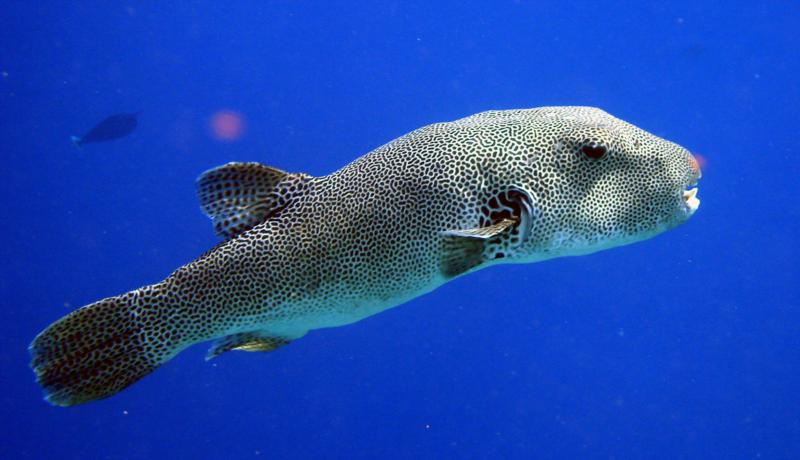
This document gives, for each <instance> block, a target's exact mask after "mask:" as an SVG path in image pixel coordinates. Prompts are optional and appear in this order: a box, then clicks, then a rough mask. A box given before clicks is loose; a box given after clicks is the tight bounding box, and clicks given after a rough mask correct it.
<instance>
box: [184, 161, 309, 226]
mask: <svg viewBox="0 0 800 460" xmlns="http://www.w3.org/2000/svg"><path fill="white" fill-rule="evenodd" d="M306 177H308V176H306V175H304V174H290V173H287V172H285V171H281V170H280V169H277V168H272V167H270V166H265V165H262V164H260V163H235V162H234V163H228V164H225V165H222V166H219V167H216V168H213V169H210V170H208V171H206V172H204V173H203V174H201V175H200V177H198V178H197V197H198V199H199V200H200V207H201V208H202V209H203V212H204V213H205V214H206V215H207V216H208V217H210V218H211V220H212V222H213V225H214V231H215V232H216V234H217V235H219V236H220V237H223V238H225V239H230V238H233V237H235V236H237V235H239V234H241V233H243V232H245V231H247V230H250V229H251V228H253V227H255V226H256V225H259V224H260V223H262V222H264V221H266V220H267V219H269V218H270V217H271V216H272V215H274V214H275V213H276V212H278V211H279V210H280V209H282V208H283V207H285V206H286V204H287V203H288V202H289V201H290V200H291V192H289V191H288V190H289V188H288V187H286V190H282V187H281V184H284V183H287V182H292V180H293V179H294V180H297V179H304V178H306Z"/></svg>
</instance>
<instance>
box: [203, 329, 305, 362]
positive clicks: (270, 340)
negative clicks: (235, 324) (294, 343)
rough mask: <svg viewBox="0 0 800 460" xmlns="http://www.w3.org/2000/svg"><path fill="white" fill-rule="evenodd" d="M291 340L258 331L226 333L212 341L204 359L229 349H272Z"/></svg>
mask: <svg viewBox="0 0 800 460" xmlns="http://www.w3.org/2000/svg"><path fill="white" fill-rule="evenodd" d="M289 342H291V340H289V339H285V338H283V337H275V336H270V335H267V334H263V333H260V332H244V333H240V334H232V335H226V336H224V337H221V338H219V339H217V340H215V341H214V343H213V344H212V345H211V348H209V349H208V352H207V353H206V361H208V360H211V359H214V358H216V357H217V356H219V355H221V354H223V353H225V352H228V351H231V350H238V351H261V352H267V351H273V350H275V349H277V348H280V347H282V346H284V345H288V344H289Z"/></svg>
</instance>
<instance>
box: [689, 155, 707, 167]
mask: <svg viewBox="0 0 800 460" xmlns="http://www.w3.org/2000/svg"><path fill="white" fill-rule="evenodd" d="M691 162H692V169H694V170H695V171H702V170H703V169H705V167H706V164H708V162H707V161H706V157H704V156H703V155H699V154H696V153H695V154H694V155H692V160H691Z"/></svg>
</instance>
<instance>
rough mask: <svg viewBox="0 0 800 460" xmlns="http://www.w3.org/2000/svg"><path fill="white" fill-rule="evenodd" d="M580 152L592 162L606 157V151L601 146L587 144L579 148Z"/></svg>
mask: <svg viewBox="0 0 800 460" xmlns="http://www.w3.org/2000/svg"><path fill="white" fill-rule="evenodd" d="M581 152H583V154H584V155H586V156H587V157H589V158H591V159H593V160H599V159H601V158H603V157H604V156H606V153H607V152H608V149H607V148H606V147H605V146H604V145H601V144H595V143H589V144H585V145H584V146H583V147H581Z"/></svg>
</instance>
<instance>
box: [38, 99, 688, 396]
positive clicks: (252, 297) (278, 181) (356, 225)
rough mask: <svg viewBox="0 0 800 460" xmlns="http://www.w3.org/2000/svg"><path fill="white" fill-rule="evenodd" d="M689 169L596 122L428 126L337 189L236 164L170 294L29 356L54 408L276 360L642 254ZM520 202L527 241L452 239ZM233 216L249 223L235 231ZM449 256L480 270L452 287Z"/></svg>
mask: <svg viewBox="0 0 800 460" xmlns="http://www.w3.org/2000/svg"><path fill="white" fill-rule="evenodd" d="M586 146H589V148H587V149H585V147H586ZM601 148H602V151H603V154H602V155H600V152H601ZM587 151H588V152H589V154H588V155H587V153H586V152H587ZM692 165H693V160H692V158H691V155H690V154H689V153H688V152H687V151H686V150H684V149H683V148H681V147H679V146H678V145H676V144H673V143H671V142H668V141H665V140H663V139H660V138H657V137H655V136H653V135H651V134H649V133H647V132H645V131H643V130H641V129H639V128H636V127H635V126H633V125H630V124H628V123H625V122H623V121H621V120H618V119H616V118H614V117H612V116H610V115H608V114H606V113H605V112H603V111H601V110H599V109H595V108H590V107H543V108H539V109H529V110H509V111H492V112H484V113H480V114H477V115H473V116H471V117H467V118H463V119H460V120H457V121H454V122H450V123H439V124H433V125H430V126H426V127H424V128H421V129H418V130H416V131H414V132H412V133H410V134H408V135H406V136H403V137H401V138H399V139H396V140H394V141H392V142H390V143H388V144H386V145H384V146H382V147H380V148H378V149H376V150H374V151H373V152H371V153H369V154H367V155H365V156H363V157H361V158H359V159H357V160H355V161H353V162H352V163H350V164H349V165H347V166H345V167H344V168H342V169H340V170H339V171H336V172H334V173H332V174H330V175H328V176H324V177H309V176H305V175H286V174H285V173H283V172H282V171H279V170H275V169H274V168H268V167H265V166H262V165H258V164H253V163H249V164H242V163H236V164H231V165H226V166H223V167H221V168H217V169H216V170H212V171H211V172H208V173H206V174H205V175H204V176H202V177H201V179H200V181H199V185H200V197H201V201H202V203H203V208H204V210H205V211H206V212H207V213H208V214H209V215H210V216H212V218H213V219H214V222H215V226H217V224H218V220H219V219H222V223H221V224H220V225H219V226H218V227H217V231H218V232H219V233H220V234H222V235H223V236H225V237H230V239H229V240H227V241H225V242H223V243H221V244H219V245H218V246H216V247H215V248H213V249H212V250H210V251H208V252H207V253H205V254H204V255H202V256H201V257H199V258H198V259H197V260H195V261H193V262H191V263H189V264H187V265H185V266H183V267H181V268H179V269H178V270H176V271H175V272H174V273H173V274H172V275H170V276H169V277H168V278H166V279H165V280H164V281H163V282H161V283H159V284H156V285H153V286H149V287H145V288H142V289H140V290H136V291H132V292H130V293H128V294H123V295H121V296H119V297H115V298H110V299H106V300H103V301H100V302H98V303H95V304H92V305H89V306H87V307H84V308H82V309H80V310H78V311H76V312H74V313H72V314H70V315H68V316H66V317H65V318H63V319H61V320H59V321H57V322H56V323H54V324H53V325H51V326H50V327H49V328H48V329H47V330H45V331H44V332H43V333H42V334H40V335H39V336H38V337H37V338H36V339H35V340H34V342H33V344H32V345H31V352H32V355H33V361H32V367H33V368H34V370H35V371H36V374H37V376H38V380H39V383H40V384H41V385H42V386H43V388H44V389H45V392H46V393H47V395H48V398H49V399H50V401H51V402H54V403H56V404H62V405H70V404H77V403H81V402H85V401H89V400H92V399H97V398H101V397H105V396H108V395H111V394H113V393H115V392H117V391H119V390H120V389H122V388H124V387H125V386H127V385H129V384H130V383H132V382H134V381H136V380H137V379H139V378H140V377H141V376H143V375H145V374H147V373H148V372H150V371H151V370H152V369H154V368H155V367H157V366H158V365H160V364H161V363H163V362H165V361H166V360H168V359H169V358H170V357H172V356H174V354H176V353H178V352H179V351H180V350H182V349H183V348H185V347H187V346H189V345H191V344H193V343H196V342H199V341H205V340H210V339H215V338H219V337H224V336H231V335H234V334H239V335H241V334H244V336H243V337H250V335H252V336H253V337H258V340H257V341H253V342H249V343H252V345H251V349H264V350H266V349H272V348H273V345H274V347H277V346H279V345H283V344H285V343H288V341H290V340H293V339H296V338H298V337H301V336H302V335H303V334H305V333H306V332H307V331H308V330H310V329H315V328H320V327H327V326H337V325H342V324H347V323H350V322H353V321H357V320H359V319H361V318H364V317H366V316H369V315H372V314H375V313H377V312H379V311H382V310H384V309H386V308H390V307H392V306H395V305H398V304H399V303H402V302H404V301H406V300H408V299H411V298H413V297H416V296H418V295H421V294H422V293H424V292H427V291H429V290H431V289H433V288H435V287H437V286H439V285H440V284H442V283H444V282H445V281H446V280H447V279H448V278H449V277H451V276H455V275H458V274H460V273H461V272H462V271H463V272H466V271H469V269H475V268H480V267H484V266H488V265H491V264H493V263H508V262H527V261H535V260H542V259H546V258H550V257H556V256H560V255H568V254H580V253H585V252H591V251H593V250H598V249H602V248H606V247H611V246H614V245H619V244H625V243H629V242H632V241H636V240H640V239H644V238H647V237H650V236H652V235H655V234H656V233H659V232H661V231H663V230H665V229H667V228H670V227H673V226H675V225H678V224H680V223H681V222H683V221H685V220H686V219H687V218H688V217H689V215H690V214H691V212H690V211H689V210H688V208H687V206H686V204H685V203H684V201H683V198H682V196H683V195H682V193H683V191H684V190H685V188H686V186H687V185H688V184H690V183H691V182H694V181H695V180H696V179H697V176H698V171H697V170H696V169H693V168H692ZM217 185H220V187H219V188H217ZM228 192H229V193H228ZM520 194H521V195H520ZM522 195H524V196H525V197H528V198H529V199H530V205H531V206H532V207H533V209H534V210H535V222H534V223H533V232H532V233H531V234H530V236H529V237H528V238H527V239H526V240H525V241H521V240H520V236H519V229H518V228H513V229H512V230H511V231H509V232H508V233H507V234H504V235H503V236H502V237H499V238H497V239H496V240H493V241H491V242H490V244H488V245H486V246H481V247H477V246H463V245H461V246H459V247H455V246H453V245H452V241H451V242H450V243H448V242H447V240H448V238H445V237H443V236H442V234H443V232H445V231H447V230H452V229H470V228H478V227H483V226H486V225H490V224H491V223H494V222H498V221H501V220H502V219H505V218H511V219H513V218H515V217H516V215H518V214H519V212H520V208H519V203H520V201H519V200H520V199H521V196H522ZM226 216H227V217H230V216H236V218H237V220H236V221H235V222H233V223H232V222H230V221H229V223H228V224H227V225H226V224H224V220H225V217H226ZM481 248H483V249H481ZM450 251H461V252H459V253H455V254H456V255H458V254H463V255H464V256H466V257H476V256H477V255H478V254H480V258H479V260H476V262H475V263H470V264H465V265H464V266H463V270H456V271H454V272H452V273H442V263H441V262H442V260H443V259H446V258H448V257H449V258H451V260H452V256H453V254H454V253H452V252H450ZM476 251H479V252H476ZM480 251H482V252H480ZM248 334H250V335H248ZM241 337H242V336H234V338H232V339H230V341H229V342H224V343H232V344H235V343H239V342H240V341H241V340H240V338H241ZM225 346H227V345H225ZM223 348H225V347H224V346H223V347H221V348H219V350H222V349H223ZM231 348H235V347H231ZM244 348H246V347H244ZM219 350H217V351H219ZM213 351H214V349H212V352H213ZM222 351H224V350H222Z"/></svg>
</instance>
